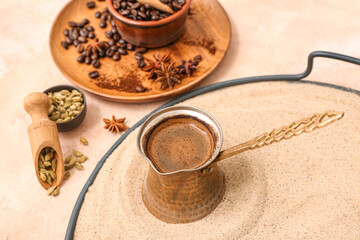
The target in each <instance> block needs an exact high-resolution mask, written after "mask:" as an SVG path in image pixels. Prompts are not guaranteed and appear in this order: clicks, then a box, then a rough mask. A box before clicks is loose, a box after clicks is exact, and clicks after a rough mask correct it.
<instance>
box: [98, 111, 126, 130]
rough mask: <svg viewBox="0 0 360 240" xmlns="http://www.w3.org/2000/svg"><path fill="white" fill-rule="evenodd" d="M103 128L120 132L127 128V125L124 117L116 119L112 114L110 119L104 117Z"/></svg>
mask: <svg viewBox="0 0 360 240" xmlns="http://www.w3.org/2000/svg"><path fill="white" fill-rule="evenodd" d="M103 120H104V123H105V124H106V125H105V129H108V130H109V131H110V132H115V131H116V132H117V133H120V132H121V131H124V130H126V129H128V126H126V125H125V123H124V122H125V118H119V119H116V118H115V116H114V115H113V116H112V120H110V119H106V118H104V119H103Z"/></svg>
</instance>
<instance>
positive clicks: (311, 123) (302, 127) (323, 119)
mask: <svg viewBox="0 0 360 240" xmlns="http://www.w3.org/2000/svg"><path fill="white" fill-rule="evenodd" d="M343 116H344V112H334V111H326V112H324V113H321V114H314V115H312V116H310V117H308V118H305V119H302V120H300V121H297V122H292V123H291V124H290V125H289V126H284V127H281V128H279V129H274V130H272V131H271V132H270V133H264V134H262V135H260V136H258V137H256V138H254V139H252V140H250V141H248V142H245V143H242V144H240V145H237V146H235V147H232V148H229V149H226V150H224V151H221V152H220V153H219V155H218V157H217V158H216V159H215V161H214V162H218V161H220V160H223V159H225V158H228V157H231V156H234V155H236V154H239V153H242V152H245V151H247V150H253V149H256V148H261V147H264V146H268V145H270V144H272V143H274V142H280V141H281V140H283V139H285V140H287V139H290V138H292V137H293V136H298V135H300V134H301V133H303V132H305V133H309V132H312V131H313V130H315V129H317V128H322V127H325V126H327V125H329V124H330V123H333V122H335V121H337V120H339V119H341V118H342V117H343Z"/></svg>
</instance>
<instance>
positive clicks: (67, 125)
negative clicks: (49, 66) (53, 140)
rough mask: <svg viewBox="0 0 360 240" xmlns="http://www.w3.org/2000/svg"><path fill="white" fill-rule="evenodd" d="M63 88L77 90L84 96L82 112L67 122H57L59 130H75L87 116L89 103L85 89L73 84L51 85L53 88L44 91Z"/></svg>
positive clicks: (56, 90)
mask: <svg viewBox="0 0 360 240" xmlns="http://www.w3.org/2000/svg"><path fill="white" fill-rule="evenodd" d="M63 89H67V90H69V91H70V92H71V91H72V90H74V89H75V90H77V91H79V92H80V93H81V94H82V96H83V99H84V102H83V104H84V107H83V109H82V110H81V112H80V113H79V114H78V115H77V116H76V117H74V118H73V119H70V120H69V121H66V122H60V123H56V125H57V128H58V131H59V132H67V131H70V130H73V129H75V128H76V127H77V126H79V125H80V123H81V122H82V121H83V120H84V118H85V115H86V108H87V104H86V97H85V94H84V92H83V91H81V90H80V89H79V88H77V87H74V86H71V85H57V86H54V87H51V88H48V89H46V90H45V91H44V93H46V94H47V93H49V92H59V91H61V90H63Z"/></svg>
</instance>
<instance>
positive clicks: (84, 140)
mask: <svg viewBox="0 0 360 240" xmlns="http://www.w3.org/2000/svg"><path fill="white" fill-rule="evenodd" d="M80 142H81V143H82V144H83V145H88V144H89V143H88V141H87V140H86V138H84V137H80Z"/></svg>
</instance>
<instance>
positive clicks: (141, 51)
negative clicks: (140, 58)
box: [135, 47, 147, 53]
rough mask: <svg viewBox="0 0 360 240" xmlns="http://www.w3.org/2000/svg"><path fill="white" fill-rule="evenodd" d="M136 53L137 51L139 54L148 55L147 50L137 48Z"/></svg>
mask: <svg viewBox="0 0 360 240" xmlns="http://www.w3.org/2000/svg"><path fill="white" fill-rule="evenodd" d="M135 51H136V52H137V53H146V52H147V48H143V47H137V48H136V49H135Z"/></svg>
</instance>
